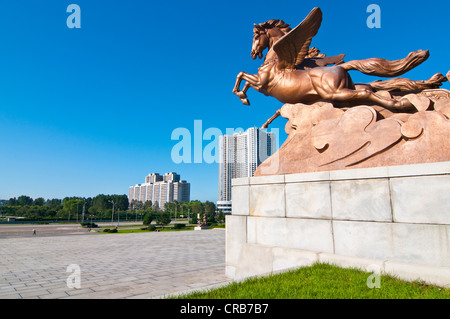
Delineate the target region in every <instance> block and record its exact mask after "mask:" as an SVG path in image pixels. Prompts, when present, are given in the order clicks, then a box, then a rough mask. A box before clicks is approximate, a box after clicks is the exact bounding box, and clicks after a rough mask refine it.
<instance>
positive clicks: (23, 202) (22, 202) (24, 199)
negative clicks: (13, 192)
mask: <svg viewBox="0 0 450 319" xmlns="http://www.w3.org/2000/svg"><path fill="white" fill-rule="evenodd" d="M17 205H19V206H27V205H28V206H30V205H33V199H32V198H31V197H30V196H26V195H22V196H19V198H17Z"/></svg>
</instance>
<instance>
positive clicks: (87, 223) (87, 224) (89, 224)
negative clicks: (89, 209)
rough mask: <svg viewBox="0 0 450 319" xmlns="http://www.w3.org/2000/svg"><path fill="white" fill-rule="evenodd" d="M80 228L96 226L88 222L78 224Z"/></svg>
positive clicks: (96, 226)
mask: <svg viewBox="0 0 450 319" xmlns="http://www.w3.org/2000/svg"><path fill="white" fill-rule="evenodd" d="M80 225H81V227H84V228H88V227H89V228H98V225H97V224H96V223H90V222H84V223H80Z"/></svg>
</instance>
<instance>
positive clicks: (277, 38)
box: [233, 8, 446, 116]
mask: <svg viewBox="0 0 450 319" xmlns="http://www.w3.org/2000/svg"><path fill="white" fill-rule="evenodd" d="M321 23H322V11H321V10H320V8H314V9H313V10H312V11H311V13H310V14H309V15H308V16H307V17H306V18H305V20H304V21H303V22H302V23H300V24H299V25H298V26H297V27H296V28H294V29H290V28H289V25H288V24H285V23H284V22H283V21H280V20H270V21H268V22H266V23H264V24H260V25H256V24H255V29H254V36H253V46H252V52H251V56H252V58H253V59H256V58H257V57H259V58H262V57H263V51H264V50H265V49H266V48H268V49H269V50H268V52H267V54H266V57H265V60H264V63H263V64H262V65H261V66H260V68H259V69H258V74H247V73H244V72H240V73H239V75H238V76H237V80H236V84H235V86H234V89H233V93H234V94H236V95H237V96H238V97H239V98H240V99H241V101H242V103H244V104H245V105H250V102H249V101H248V99H247V95H246V92H247V90H248V89H249V88H250V87H252V88H254V89H255V90H257V91H259V92H261V93H263V94H265V95H267V96H272V97H274V98H276V99H278V100H279V101H280V102H282V103H291V104H295V103H303V104H311V103H315V102H318V101H327V102H331V103H333V104H337V105H339V104H343V103H345V105H346V106H348V105H351V104H352V103H354V104H361V103H373V104H377V105H380V106H382V107H384V108H386V109H388V110H391V111H393V112H399V111H406V110H409V109H411V108H413V105H412V104H411V102H410V101H409V100H408V99H407V98H402V99H394V98H392V97H391V96H389V94H388V95H386V94H377V93H376V90H377V88H378V87H379V88H382V89H383V90H385V91H386V90H387V91H389V89H386V87H388V88H389V87H391V88H393V89H396V90H400V91H407V90H411V89H425V88H437V87H439V86H441V85H442V82H444V81H446V78H445V77H444V76H443V75H442V74H437V75H435V76H434V77H433V78H432V79H430V80H428V81H412V80H408V79H392V80H388V81H376V82H373V83H370V84H356V85H355V84H354V83H353V81H352V79H351V77H350V75H349V73H348V71H350V70H358V71H360V72H362V73H364V74H367V75H373V76H380V77H396V76H399V75H402V74H404V73H406V72H408V71H409V70H411V69H413V68H414V67H416V66H417V65H419V64H421V63H422V62H424V61H425V60H426V59H427V58H428V57H429V52H428V51H423V50H419V51H415V52H412V53H410V54H409V55H408V56H407V57H406V58H404V59H401V60H396V61H390V60H385V59H380V58H371V59H366V60H354V61H350V62H347V63H344V62H343V58H344V55H340V56H336V57H329V58H327V57H324V56H323V55H319V54H317V49H315V48H310V44H311V41H312V39H313V37H314V36H315V35H316V34H317V32H318V30H319V28H320V25H321ZM276 26H278V27H276ZM330 64H334V65H333V66H328V65H330ZM243 80H245V81H246V84H245V86H244V88H243V89H242V90H240V85H241V82H242V81H243ZM396 80H399V81H396ZM390 81H393V82H390ZM275 116H277V114H276V115H275Z"/></svg>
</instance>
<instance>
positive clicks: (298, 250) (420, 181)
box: [226, 162, 450, 283]
mask: <svg viewBox="0 0 450 319" xmlns="http://www.w3.org/2000/svg"><path fill="white" fill-rule="evenodd" d="M449 194H450V162H442V163H433V164H419V165H405V166H393V167H380V168H369V169H354V170H343V171H331V172H319V173H307V174H294V175H277V176H267V177H252V178H243V179H235V180H233V195H232V196H233V215H231V216H227V255H226V263H227V274H228V275H229V276H231V277H239V274H241V275H244V274H245V275H250V274H252V273H253V274H258V273H262V272H270V271H275V270H281V269H283V268H290V267H293V266H295V265H297V264H298V265H304V264H305V260H316V261H317V260H318V259H317V258H312V257H311V256H310V255H305V254H308V252H310V253H312V254H317V253H318V254H331V255H335V256H347V257H355V258H365V259H367V260H371V259H374V260H378V261H383V262H386V261H390V262H400V263H407V264H409V265H422V266H423V267H426V266H430V267H441V268H442V267H444V268H445V269H447V271H450V195H449ZM305 256H306V257H305ZM308 256H309V257H308ZM314 256H316V255H314ZM252 269H253V270H254V272H252ZM402 269H403V268H402ZM448 281H449V283H450V278H449V280H448Z"/></svg>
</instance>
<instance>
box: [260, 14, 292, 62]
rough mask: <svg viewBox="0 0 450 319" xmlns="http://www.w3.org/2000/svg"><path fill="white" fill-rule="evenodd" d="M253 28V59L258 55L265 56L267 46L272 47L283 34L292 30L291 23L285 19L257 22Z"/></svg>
mask: <svg viewBox="0 0 450 319" xmlns="http://www.w3.org/2000/svg"><path fill="white" fill-rule="evenodd" d="M254 26H255V28H254V29H253V45H252V52H251V56H252V58H253V60H255V59H256V58H257V57H259V58H260V59H262V58H263V52H264V50H265V49H266V48H269V49H270V48H271V47H272V45H273V44H274V43H275V42H276V41H278V40H279V39H280V38H281V37H282V36H284V35H285V34H286V33H288V32H289V31H291V28H290V27H289V24H286V23H284V21H283V20H278V19H276V20H269V21H267V22H264V23H260V24H255V25H254Z"/></svg>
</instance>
